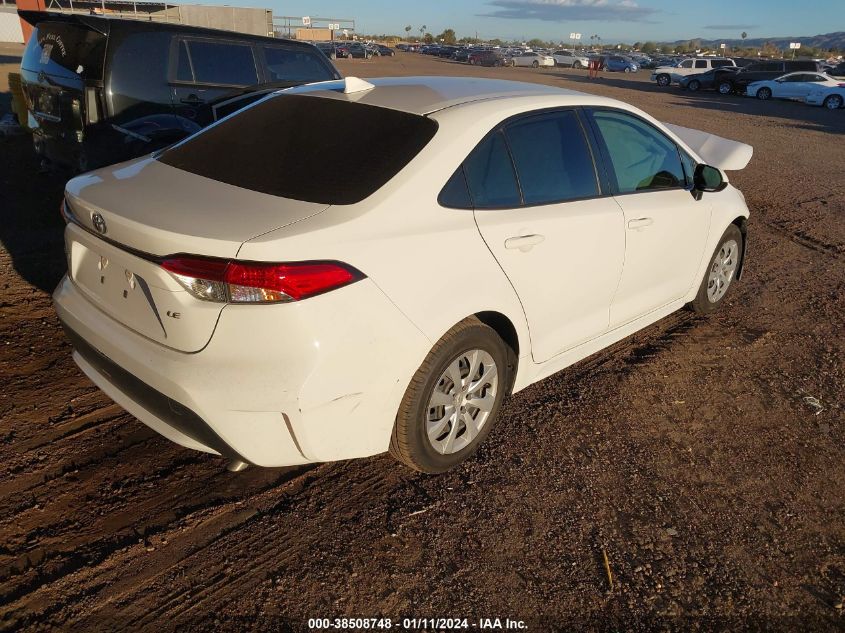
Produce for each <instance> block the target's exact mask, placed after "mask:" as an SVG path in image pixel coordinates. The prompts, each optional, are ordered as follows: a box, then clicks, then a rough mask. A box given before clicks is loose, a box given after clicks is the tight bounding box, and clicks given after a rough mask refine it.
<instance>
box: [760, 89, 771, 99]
mask: <svg viewBox="0 0 845 633" xmlns="http://www.w3.org/2000/svg"><path fill="white" fill-rule="evenodd" d="M757 98H758V99H760V101H768V100H769V99H771V98H772V90H771V88H760V89H758V90H757Z"/></svg>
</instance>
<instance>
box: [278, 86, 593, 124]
mask: <svg viewBox="0 0 845 633" xmlns="http://www.w3.org/2000/svg"><path fill="white" fill-rule="evenodd" d="M349 79H350V80H355V78H352V77H350V78H349ZM356 81H360V80H356ZM345 82H346V80H344V79H341V80H339V81H327V82H321V83H317V84H308V85H304V86H298V87H296V88H290V89H288V90H285V91H282V92H284V93H285V94H291V93H293V94H309V95H313V96H319V97H326V98H330V99H340V100H346V101H353V102H355V103H363V104H365V105H373V106H379V107H382V108H391V109H393V110H401V111H403V112H410V113H412V114H419V115H425V114H431V113H432V112H437V111H438V110H442V109H444V108H449V107H452V106H456V105H461V104H465V103H470V102H474V101H486V100H489V99H501V98H504V97H530V96H548V95H559V96H570V97H588V96H589V95H587V94H586V93H584V92H578V91H575V90H565V89H563V88H554V87H552V86H545V85H542V84H534V83H525V82H520V81H507V80H502V79H480V78H475V77H383V78H379V79H369V78H368V79H367V80H366V82H367V83H369V84H372V85H373V86H374V87H373V88H372V89H369V90H360V91H358V92H352V93H350V94H346V93H344V87H345V85H346V83H345Z"/></svg>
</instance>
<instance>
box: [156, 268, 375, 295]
mask: <svg viewBox="0 0 845 633" xmlns="http://www.w3.org/2000/svg"><path fill="white" fill-rule="evenodd" d="M161 265H162V267H163V268H164V269H165V270H167V271H169V272H170V273H171V274H172V275H173V276H174V277H175V278H176V280H177V281H178V282H179V283H180V284H182V286H183V287H184V288H185V289H186V290H188V291H189V292H191V294H193V295H194V296H195V297H197V298H199V299H203V300H206V301H219V302H232V303H276V302H285V301H300V300H302V299H307V298H308V297H313V296H315V295H318V294H322V293H324V292H328V291H329V290H334V289H336V288H340V287H342V286H346V285H348V284H350V283H352V282H354V281H358V280H359V279H362V278H363V277H364V275H363V274H362V273H361V272H359V271H357V270H355V269H354V268H352V267H350V266H347V265H346V264H342V263H340V262H295V263H286V264H268V263H263V262H239V261H227V260H222V259H206V258H200V257H186V256H179V257H171V258H168V259H166V260H164V261H163V262H162V264H161Z"/></svg>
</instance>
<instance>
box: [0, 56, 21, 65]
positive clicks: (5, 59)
mask: <svg viewBox="0 0 845 633" xmlns="http://www.w3.org/2000/svg"><path fill="white" fill-rule="evenodd" d="M20 63H21V56H20V55H0V64H20Z"/></svg>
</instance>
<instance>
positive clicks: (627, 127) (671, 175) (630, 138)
mask: <svg viewBox="0 0 845 633" xmlns="http://www.w3.org/2000/svg"><path fill="white" fill-rule="evenodd" d="M592 117H593V121H595V123H596V127H597V128H598V131H599V136H600V139H601V141H603V143H604V148H605V151H606V152H607V155H608V156H609V158H610V163H611V167H612V168H613V174H614V175H615V178H616V184H617V187H618V190H619V193H634V192H642V191H652V190H656V189H672V188H676V187H683V186H684V185H685V183H686V178H685V174H684V170H683V167H682V166H681V158H680V156H679V154H678V148H677V146H676V145H675V144H674V143H673V142H672V141H671V140H670V139H669V138H668V137H667V136H666V135H664V134H663V133H662V132H660V131H659V130H657V129H655V128H654V127H652V126H651V125H649V124H648V123H646V122H645V121H642V120H640V119H638V118H637V117H634V116H631V115H629V114H625V113H622V112H612V111H601V110H599V111H595V112H593V113H592Z"/></svg>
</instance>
